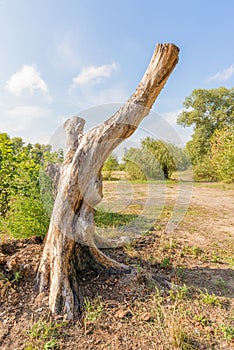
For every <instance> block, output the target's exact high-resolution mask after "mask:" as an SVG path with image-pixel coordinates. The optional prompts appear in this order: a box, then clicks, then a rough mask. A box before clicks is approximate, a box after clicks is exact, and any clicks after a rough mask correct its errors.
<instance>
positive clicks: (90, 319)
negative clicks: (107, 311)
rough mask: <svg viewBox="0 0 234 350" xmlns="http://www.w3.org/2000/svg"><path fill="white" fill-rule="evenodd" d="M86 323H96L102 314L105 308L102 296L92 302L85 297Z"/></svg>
mask: <svg viewBox="0 0 234 350" xmlns="http://www.w3.org/2000/svg"><path fill="white" fill-rule="evenodd" d="M84 309H85V314H84V323H85V325H86V324H90V323H95V322H96V320H97V319H98V317H99V316H100V315H101V313H102V310H103V303H102V302H101V299H100V297H97V298H95V299H94V300H93V302H91V301H90V300H89V299H88V298H85V299H84Z"/></svg>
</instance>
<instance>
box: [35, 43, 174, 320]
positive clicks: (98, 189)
mask: <svg viewBox="0 0 234 350" xmlns="http://www.w3.org/2000/svg"><path fill="white" fill-rule="evenodd" d="M178 53H179V49H178V48H177V47H176V46H175V45H173V44H159V45H157V47H156V49H155V52H154V54H153V56H152V59H151V61H150V64H149V66H148V68H147V70H146V72H145V74H144V76H143V78H142V80H141V82H140V84H139V85H138V87H137V89H136V91H135V92H134V94H133V95H132V96H131V97H130V98H129V99H128V101H127V102H126V103H125V104H124V105H123V106H122V107H121V108H120V109H119V110H118V111H117V112H116V113H115V114H114V115H113V116H111V117H110V118H109V119H108V120H106V121H105V122H104V123H102V124H101V125H99V126H97V127H95V128H93V129H92V130H90V131H89V132H87V133H86V134H83V128H84V124H85V121H84V119H82V118H80V117H77V116H75V117H73V118H71V119H68V120H67V121H66V123H65V124H64V129H65V132H66V135H67V144H66V154H65V160H64V162H63V164H62V166H61V168H60V171H59V179H58V183H57V185H56V186H57V190H56V191H55V192H56V198H55V202H54V207H53V212H52V216H51V220H50V226H49V230H48V233H47V235H46V239H45V245H44V251H43V254H42V258H41V261H40V265H39V268H38V273H37V288H38V290H39V292H49V308H50V310H51V311H52V313H54V314H60V313H62V314H64V313H66V314H67V317H68V318H69V319H72V318H73V317H74V313H75V312H76V311H77V310H78V309H79V283H78V280H79V275H80V274H82V271H84V265H86V266H88V267H89V268H90V269H93V268H95V269H97V270H98V269H100V270H101V271H103V270H108V271H110V272H117V271H125V272H126V271H129V267H127V266H124V265H122V264H119V263H118V262H115V261H113V260H112V259H110V258H108V257H107V256H105V255H104V253H103V252H101V251H100V250H99V249H98V247H97V243H98V242H99V241H102V240H103V239H102V238H100V237H98V236H97V235H96V234H95V224H94V209H93V208H94V207H95V205H97V204H98V203H99V202H100V201H101V200H102V197H103V194H102V176H101V169H102V166H103V164H104V162H105V160H106V158H107V157H108V155H109V154H110V153H111V152H112V151H113V150H114V149H115V148H116V147H117V146H118V145H119V144H120V143H121V142H122V141H124V140H125V139H127V138H128V137H129V136H130V135H132V134H133V133H134V131H135V130H136V129H137V127H138V125H139V124H140V122H141V121H142V119H143V118H144V117H146V116H147V115H148V114H149V112H150V109H151V107H152V105H153V103H154V102H155V99H156V98H157V96H158V95H159V93H160V91H161V90H162V89H163V87H164V85H165V83H166V81H167V79H168V77H169V76H170V74H171V72H172V71H173V69H174V67H175V65H176V64H177V62H178ZM102 244H104V243H103V242H102ZM106 246H108V242H106Z"/></svg>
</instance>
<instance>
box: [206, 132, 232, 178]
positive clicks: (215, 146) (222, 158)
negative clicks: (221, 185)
mask: <svg viewBox="0 0 234 350" xmlns="http://www.w3.org/2000/svg"><path fill="white" fill-rule="evenodd" d="M210 159H211V160H210V162H211V164H212V166H213V169H214V172H215V175H216V177H217V179H218V180H224V181H230V182H234V126H232V127H230V128H229V129H223V130H216V131H215V133H214V135H213V137H212V138H211V151H210Z"/></svg>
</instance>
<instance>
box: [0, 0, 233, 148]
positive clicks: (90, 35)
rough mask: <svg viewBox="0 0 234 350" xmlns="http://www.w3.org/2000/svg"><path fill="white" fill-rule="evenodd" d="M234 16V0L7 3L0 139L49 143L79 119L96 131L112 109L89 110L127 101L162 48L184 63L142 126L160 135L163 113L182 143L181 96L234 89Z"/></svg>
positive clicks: (2, 22)
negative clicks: (176, 50)
mask: <svg viewBox="0 0 234 350" xmlns="http://www.w3.org/2000/svg"><path fill="white" fill-rule="evenodd" d="M233 18H234V1H232V0H222V1H221V0H219V1H217V0H212V1H209V0H203V1H202V0H196V1H189V0H187V1H184V0H178V1H173V0H164V1H162V0H160V1H158V0H154V1H153V0H145V1H138V0H135V1H133V0H125V1H123V0H119V1H110V0H109V1H107V0H87V1H79V0H66V1H63V0H49V1H48V0H40V1H39V0H20V1H19V0H0V52H1V54H0V132H7V133H9V134H10V135H11V136H21V137H23V138H24V139H25V141H27V142H29V141H31V142H37V141H38V142H48V140H49V139H50V137H51V135H53V133H54V131H55V130H56V129H57V127H59V126H60V125H61V124H62V123H63V122H64V121H65V120H66V119H67V118H68V117H70V116H72V115H75V114H79V113H80V114H81V115H85V116H86V117H87V119H88V123H87V127H88V128H89V127H92V126H94V125H95V124H97V123H99V122H101V121H102V120H103V119H104V118H106V117H107V116H108V114H105V113H106V112H108V113H110V110H111V109H108V108H104V109H103V113H102V112H100V110H98V112H97V113H95V109H93V108H91V107H95V106H98V105H104V104H110V105H111V106H112V104H113V103H123V102H124V101H125V100H126V99H127V98H128V97H129V96H130V95H131V93H132V92H134V90H135V87H136V86H137V84H138V82H139V81H140V79H141V77H142V75H143V73H144V71H145V69H146V67H147V65H148V63H149V60H150V58H151V55H152V53H153V51H154V48H155V45H156V43H159V42H160V43H166V42H173V43H175V44H176V45H177V46H179V47H180V50H181V51H180V61H179V64H178V65H177V67H176V69H175V71H174V72H173V73H172V75H171V77H170V78H169V80H168V82H167V84H166V86H165V88H164V90H163V91H162V93H161V94H160V96H159V98H158V99H157V101H156V103H155V105H154V107H153V110H154V113H152V115H150V116H149V117H148V118H146V119H145V121H144V122H143V124H142V128H143V129H145V130H150V131H152V132H153V133H157V135H158V136H159V137H160V132H161V131H162V125H163V123H161V124H160V123H158V121H157V114H160V116H161V120H162V119H163V120H164V121H165V123H167V124H169V129H170V128H171V130H172V129H173V131H174V132H177V133H178V135H179V137H180V138H181V140H182V141H183V142H185V141H187V140H188V139H189V136H190V135H191V130H187V129H182V128H180V127H178V126H176V116H177V115H178V114H179V112H180V111H181V109H182V108H183V101H184V98H185V97H186V96H188V95H189V94H190V93H191V92H192V90H193V89H195V88H207V89H210V88H217V87H220V86H225V87H227V88H231V87H233V86H234V37H233V33H234V20H233ZM116 106H119V105H118V104H117V105H116V104H114V105H113V111H114V110H115V108H116ZM90 108H91V110H92V113H91V114H89V113H86V112H85V113H83V112H82V111H84V110H87V109H90ZM160 130H161V131H160ZM162 133H163V132H162ZM170 134H171V132H169V133H168V138H170V137H169V135H170ZM140 136H142V135H140Z"/></svg>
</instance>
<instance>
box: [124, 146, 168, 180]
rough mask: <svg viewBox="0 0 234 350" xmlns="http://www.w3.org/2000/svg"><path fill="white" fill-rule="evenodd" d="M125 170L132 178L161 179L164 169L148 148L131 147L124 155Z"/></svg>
mask: <svg viewBox="0 0 234 350" xmlns="http://www.w3.org/2000/svg"><path fill="white" fill-rule="evenodd" d="M123 160H124V164H125V170H126V171H127V173H128V176H129V179H130V180H143V181H144V180H159V179H162V178H163V174H162V171H161V169H160V166H159V163H158V162H157V160H156V159H155V156H154V155H153V154H152V152H150V151H149V150H147V149H146V148H133V147H132V148H130V149H129V150H128V151H127V152H126V154H125V155H124V158H123Z"/></svg>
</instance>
